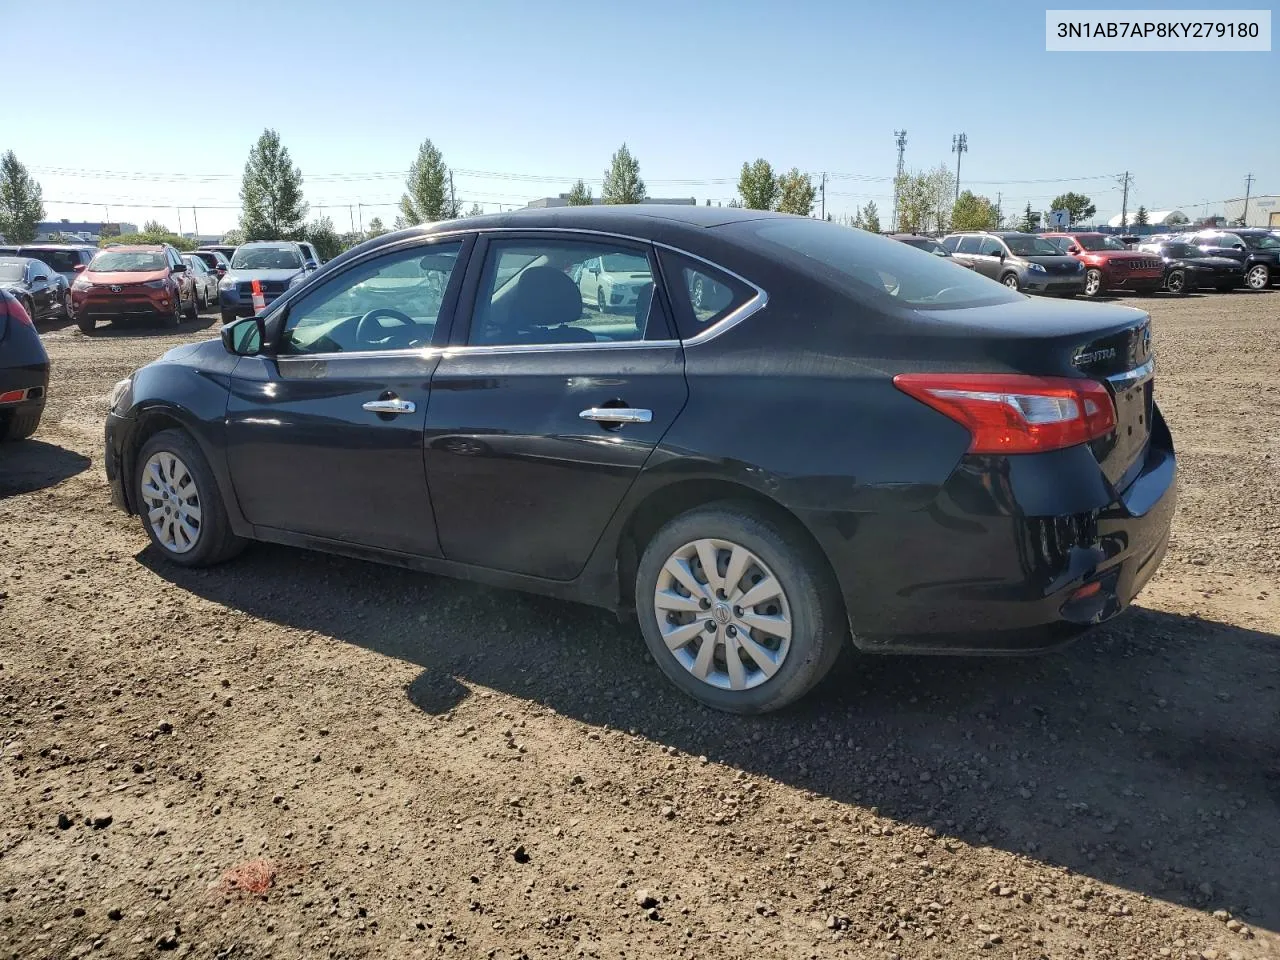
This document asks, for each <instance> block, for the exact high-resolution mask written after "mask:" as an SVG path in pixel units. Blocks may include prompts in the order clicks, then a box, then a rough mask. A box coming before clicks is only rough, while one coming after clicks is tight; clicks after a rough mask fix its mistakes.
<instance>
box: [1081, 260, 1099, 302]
mask: <svg viewBox="0 0 1280 960" xmlns="http://www.w3.org/2000/svg"><path fill="white" fill-rule="evenodd" d="M1100 293H1102V271H1101V270H1099V269H1098V268H1097V267H1090V268H1089V269H1088V270H1086V271H1085V272H1084V295H1085V296H1086V297H1096V296H1098V295H1099V294H1100Z"/></svg>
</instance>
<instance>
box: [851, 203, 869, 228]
mask: <svg viewBox="0 0 1280 960" xmlns="http://www.w3.org/2000/svg"><path fill="white" fill-rule="evenodd" d="M849 226H851V227H857V228H858V229H859V230H865V229H867V221H866V220H865V219H863V216H862V208H861V207H854V208H853V216H852V217H850V218H849Z"/></svg>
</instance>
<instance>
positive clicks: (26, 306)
mask: <svg viewBox="0 0 1280 960" xmlns="http://www.w3.org/2000/svg"><path fill="white" fill-rule="evenodd" d="M18 302H19V303H20V304H22V309H23V310H25V311H27V316H28V317H30V318H31V322H32V323H35V322H36V320H37V319H38V318H37V317H36V305H35V303H34V302H33V301H31V300H30V299H28V298H27V297H19V298H18Z"/></svg>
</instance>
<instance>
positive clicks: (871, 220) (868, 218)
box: [862, 200, 880, 233]
mask: <svg viewBox="0 0 1280 960" xmlns="http://www.w3.org/2000/svg"><path fill="white" fill-rule="evenodd" d="M862 220H863V223H864V224H865V225H866V230H867V232H869V233H879V232H880V211H879V210H878V209H876V202H875V201H874V200H868V201H867V205H866V206H865V207H863V208H862Z"/></svg>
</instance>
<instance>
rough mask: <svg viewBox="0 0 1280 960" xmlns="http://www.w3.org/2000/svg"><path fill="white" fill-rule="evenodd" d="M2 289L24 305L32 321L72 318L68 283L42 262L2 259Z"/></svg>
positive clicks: (0, 262) (0, 265)
mask: <svg viewBox="0 0 1280 960" xmlns="http://www.w3.org/2000/svg"><path fill="white" fill-rule="evenodd" d="M0 287H3V288H4V289H6V290H8V291H9V293H11V294H12V295H13V296H14V297H16V298H17V299H18V300H19V301H20V302H21V303H22V307H23V309H24V310H26V311H27V316H29V317H30V318H31V319H32V320H43V319H45V318H46V317H56V316H64V317H70V316H71V295H70V293H69V292H68V290H67V281H66V280H64V279H63V278H62V276H61V274H58V273H55V272H54V270H53V268H52V267H50V266H49V265H48V264H47V263H45V262H44V261H42V260H33V259H32V258H30V257H0Z"/></svg>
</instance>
